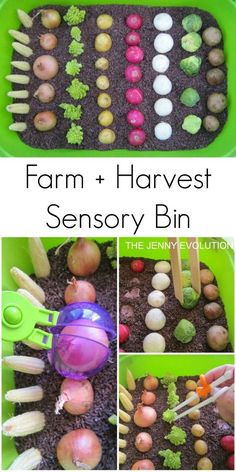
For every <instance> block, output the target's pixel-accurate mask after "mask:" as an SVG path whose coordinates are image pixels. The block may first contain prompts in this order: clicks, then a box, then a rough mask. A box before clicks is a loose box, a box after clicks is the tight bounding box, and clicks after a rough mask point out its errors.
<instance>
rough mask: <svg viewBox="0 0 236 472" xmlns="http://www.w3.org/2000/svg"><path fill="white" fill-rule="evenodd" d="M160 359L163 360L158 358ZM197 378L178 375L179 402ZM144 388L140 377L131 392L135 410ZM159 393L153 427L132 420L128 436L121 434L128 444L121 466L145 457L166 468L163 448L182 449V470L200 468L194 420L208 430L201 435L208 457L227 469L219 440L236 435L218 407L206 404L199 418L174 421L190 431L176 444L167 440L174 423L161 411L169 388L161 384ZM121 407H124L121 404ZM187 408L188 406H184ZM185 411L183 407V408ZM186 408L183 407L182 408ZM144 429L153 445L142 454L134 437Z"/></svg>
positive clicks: (219, 468) (128, 465) (174, 450)
mask: <svg viewBox="0 0 236 472" xmlns="http://www.w3.org/2000/svg"><path fill="white" fill-rule="evenodd" d="M159 361H160V359H159ZM189 379H192V380H196V381H197V380H198V377H179V378H178V380H177V382H176V386H177V392H176V393H177V394H178V395H179V397H180V402H182V401H184V400H185V397H186V394H187V392H188V390H187V389H186V387H185V382H186V380H189ZM142 391H143V379H140V380H138V381H137V382H136V390H135V391H134V392H132V395H133V403H134V407H135V409H136V407H137V404H138V403H140V397H141V394H142ZM154 393H156V395H157V399H156V401H155V403H154V404H153V405H152V406H153V407H154V409H155V410H156V412H157V421H156V423H154V425H153V426H151V427H150V428H143V429H142V428H139V427H138V426H136V425H135V423H134V422H133V414H132V421H131V422H130V423H128V424H127V426H128V427H129V433H128V434H126V435H121V437H123V438H124V439H126V441H127V443H128V446H127V448H126V449H122V451H123V452H124V453H125V454H127V460H126V462H125V464H124V465H122V466H120V467H121V469H125V470H128V469H131V467H132V465H133V464H134V463H135V462H136V461H138V460H142V459H150V460H151V461H152V462H153V463H154V465H155V470H161V469H162V470H163V469H164V470H166V468H165V467H164V466H163V462H164V458H163V457H160V456H159V455H158V452H159V451H161V450H163V449H171V450H172V451H173V452H177V451H180V452H181V463H182V466H181V469H182V470H193V469H197V462H198V461H199V459H200V458H201V456H199V455H197V454H196V452H195V451H194V442H195V441H196V440H197V439H198V438H195V437H194V436H193V435H192V433H191V427H192V426H193V424H195V423H199V424H201V425H202V426H203V428H204V429H205V433H204V435H203V436H202V438H200V439H202V440H204V441H206V443H207V445H208V453H207V454H206V456H207V457H208V458H209V459H210V460H211V461H212V464H213V469H214V470H224V469H226V460H227V457H228V453H227V452H226V451H224V450H223V449H222V448H221V447H220V439H221V437H222V436H225V435H227V434H233V428H232V427H231V426H230V425H228V424H227V423H225V422H224V421H223V420H222V419H220V416H219V415H218V413H217V411H216V407H215V406H213V405H208V406H206V407H203V408H202V409H201V410H200V412H201V416H200V419H199V420H197V421H194V420H190V419H189V418H188V416H185V417H184V418H181V419H180V420H178V421H176V423H174V424H175V425H176V426H179V427H180V428H183V429H184V431H185V432H186V433H187V438H186V443H185V444H184V445H181V446H174V445H173V444H171V443H170V441H168V440H166V439H164V436H166V435H167V434H169V432H170V430H171V425H170V424H168V423H166V422H164V421H163V420H162V413H163V411H165V410H166V409H167V408H168V406H167V390H166V389H165V388H164V387H163V386H162V384H161V383H160V384H159V386H158V388H157V390H156V391H154ZM121 408H123V407H122V406H121ZM185 408H188V407H185ZM180 411H182V410H180ZM183 411H184V409H183ZM142 431H145V432H147V433H149V434H150V435H151V436H152V440H153V447H152V449H151V450H150V451H149V452H146V453H141V452H139V451H138V450H137V449H136V447H135V446H134V443H135V438H136V436H137V434H138V433H141V432H142Z"/></svg>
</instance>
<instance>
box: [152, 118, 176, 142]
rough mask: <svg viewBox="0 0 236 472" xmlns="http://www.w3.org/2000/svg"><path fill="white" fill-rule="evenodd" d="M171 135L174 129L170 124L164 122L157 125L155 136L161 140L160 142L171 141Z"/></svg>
mask: <svg viewBox="0 0 236 472" xmlns="http://www.w3.org/2000/svg"><path fill="white" fill-rule="evenodd" d="M171 135H172V127H171V126H170V125H169V123H165V122H164V121H162V122H161V123H158V125H156V127H155V136H156V138H157V139H159V141H166V140H167V139H170V137H171Z"/></svg>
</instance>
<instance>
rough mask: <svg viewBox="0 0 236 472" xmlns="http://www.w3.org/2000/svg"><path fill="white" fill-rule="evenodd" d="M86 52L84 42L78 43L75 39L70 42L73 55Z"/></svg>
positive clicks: (70, 50)
mask: <svg viewBox="0 0 236 472" xmlns="http://www.w3.org/2000/svg"><path fill="white" fill-rule="evenodd" d="M83 52H84V44H83V43H78V41H76V40H75V39H73V41H72V42H71V43H70V46H69V53H70V54H71V55H72V56H81V54H83Z"/></svg>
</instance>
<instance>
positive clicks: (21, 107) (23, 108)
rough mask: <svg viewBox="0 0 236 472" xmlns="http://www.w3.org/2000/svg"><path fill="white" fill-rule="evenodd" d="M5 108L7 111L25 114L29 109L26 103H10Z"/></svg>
mask: <svg viewBox="0 0 236 472" xmlns="http://www.w3.org/2000/svg"><path fill="white" fill-rule="evenodd" d="M6 109H7V111H8V112H9V113H16V114H17V115H27V114H28V113H29V111H30V107H29V105H28V103H12V104H11V105H8V106H7V108H6Z"/></svg>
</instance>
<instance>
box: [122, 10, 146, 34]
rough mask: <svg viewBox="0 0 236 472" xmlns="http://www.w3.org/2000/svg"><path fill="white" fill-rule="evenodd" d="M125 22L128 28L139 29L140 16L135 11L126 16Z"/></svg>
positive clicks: (140, 24) (141, 22)
mask: <svg viewBox="0 0 236 472" xmlns="http://www.w3.org/2000/svg"><path fill="white" fill-rule="evenodd" d="M126 24H127V26H128V28H130V29H134V30H136V29H139V28H141V26H142V24H143V20H142V17H141V16H140V15H138V14H137V13H131V15H129V16H127V18H126Z"/></svg>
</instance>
